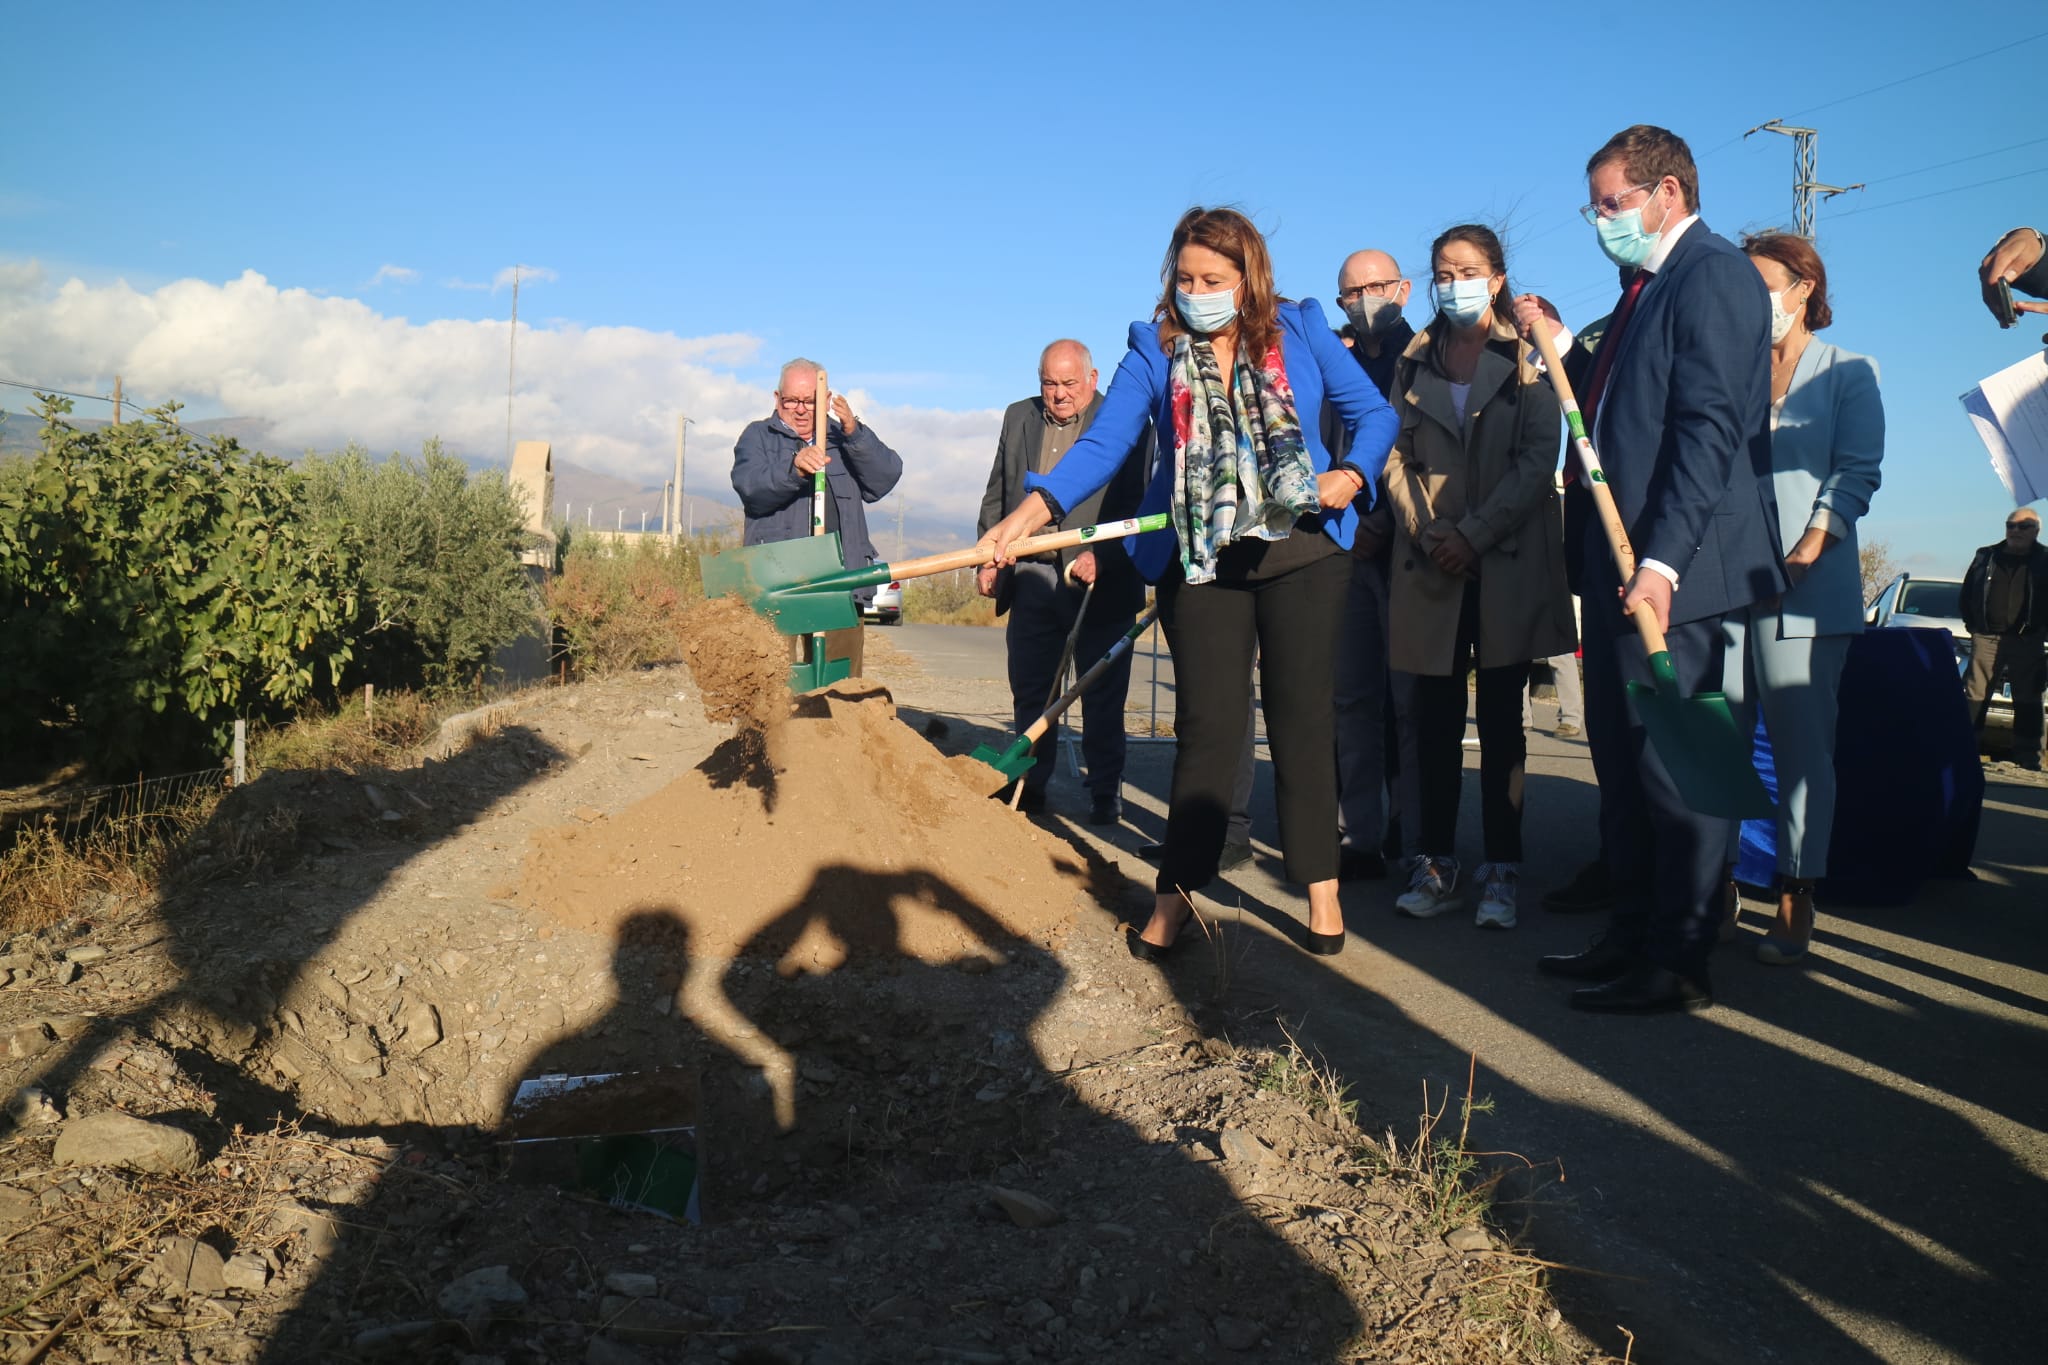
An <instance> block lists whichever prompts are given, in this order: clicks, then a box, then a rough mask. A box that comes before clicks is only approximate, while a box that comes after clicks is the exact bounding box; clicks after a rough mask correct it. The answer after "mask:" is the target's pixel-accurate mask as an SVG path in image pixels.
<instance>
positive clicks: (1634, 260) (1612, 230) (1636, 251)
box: [1593, 186, 1664, 270]
mask: <svg viewBox="0 0 2048 1365" xmlns="http://www.w3.org/2000/svg"><path fill="white" fill-rule="evenodd" d="M1661 189H1662V187H1661V186H1660V187H1659V188H1658V189H1657V190H1652V191H1650V198H1649V199H1645V200H1644V201H1643V203H1642V207H1641V208H1633V209H1624V210H1622V211H1621V212H1620V213H1617V214H1615V215H1614V216H1613V217H1612V218H1598V219H1595V220H1594V222H1593V230H1594V231H1595V232H1597V233H1599V234H1600V249H1601V250H1602V251H1604V252H1606V253H1607V259H1608V260H1610V261H1613V262H1614V263H1615V264H1616V265H1618V266H1620V267H1621V268H1622V269H1624V270H1634V269H1635V268H1637V267H1638V266H1640V265H1641V264H1642V263H1643V262H1644V261H1647V260H1649V259H1650V253H1651V252H1652V251H1655V250H1656V249H1657V241H1658V239H1659V238H1661V237H1662V236H1663V235H1664V229H1662V228H1659V229H1657V230H1656V231H1655V232H1645V231H1643V209H1646V208H1648V207H1649V206H1650V200H1651V199H1655V198H1656V197H1657V195H1658V193H1659V191H1660V190H1661Z"/></svg>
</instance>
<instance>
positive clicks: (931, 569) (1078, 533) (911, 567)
mask: <svg viewBox="0 0 2048 1365" xmlns="http://www.w3.org/2000/svg"><path fill="white" fill-rule="evenodd" d="M1138 520H1139V519H1138V518H1136V517H1132V518H1129V519H1128V521H1129V522H1130V523H1132V524H1133V529H1132V530H1130V531H1127V532H1124V533H1123V534H1125V535H1135V534H1137V531H1136V529H1135V523H1136V522H1137V521H1138ZM1125 524H1126V523H1125V522H1104V523H1103V524H1102V525H1100V526H1083V527H1076V528H1075V529H1073V530H1071V531H1052V532H1048V533H1047V534H1045V535H1042V536H1027V537H1025V538H1024V539H1022V540H1013V541H1011V542H1010V553H1011V554H1013V555H1015V556H1017V557H1018V558H1019V559H1022V558H1023V557H1024V556H1026V555H1037V554H1044V553H1045V552H1046V551H1048V550H1069V549H1072V548H1073V547H1074V546H1076V545H1082V544H1089V543H1093V542H1096V541H1105V540H1118V539H1121V538H1122V536H1120V535H1119V534H1118V533H1117V530H1116V528H1117V527H1120V526H1123V525H1125ZM994 558H995V552H994V550H992V549H988V548H984V547H982V546H980V545H973V546H969V547H968V548H967V549H965V550H948V551H946V552H945V553H944V554H936V555H926V556H925V557H924V558H922V559H906V560H904V561H903V562H902V563H900V564H891V565H890V566H889V569H890V574H889V576H890V577H891V578H929V577H930V576H931V575H933V574H935V573H951V572H952V571H953V570H955V569H978V568H980V567H981V566H982V565H984V564H987V563H989V562H990V561H991V560H993V559H994Z"/></svg>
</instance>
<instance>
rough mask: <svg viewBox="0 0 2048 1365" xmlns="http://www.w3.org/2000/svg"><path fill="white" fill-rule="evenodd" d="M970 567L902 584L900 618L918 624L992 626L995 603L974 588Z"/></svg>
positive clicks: (994, 621)
mask: <svg viewBox="0 0 2048 1365" xmlns="http://www.w3.org/2000/svg"><path fill="white" fill-rule="evenodd" d="M974 575H975V570H973V569H959V570H956V571H955V572H953V573H942V574H935V575H933V576H932V577H930V578H913V579H911V580H910V581H909V582H908V583H905V584H904V585H903V619H904V620H905V621H908V622H911V623H912V624H914V625H920V626H992V625H994V624H995V623H996V604H995V599H994V598H992V597H983V596H982V595H981V594H980V593H979V592H976V591H975V588H974Z"/></svg>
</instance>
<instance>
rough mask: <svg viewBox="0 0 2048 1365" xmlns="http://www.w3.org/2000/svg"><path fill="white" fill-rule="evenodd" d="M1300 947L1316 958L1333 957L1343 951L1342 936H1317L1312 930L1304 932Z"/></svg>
mask: <svg viewBox="0 0 2048 1365" xmlns="http://www.w3.org/2000/svg"><path fill="white" fill-rule="evenodd" d="M1302 946H1303V947H1304V948H1307V949H1308V950H1309V951H1310V952H1311V953H1314V954H1315V955H1316V956H1317V957H1335V956H1336V955H1337V954H1339V953H1341V952H1343V951H1344V935H1342V934H1319V933H1317V932H1316V931H1315V930H1313V929H1308V930H1304V931H1303V933H1302Z"/></svg>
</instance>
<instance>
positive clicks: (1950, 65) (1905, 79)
mask: <svg viewBox="0 0 2048 1365" xmlns="http://www.w3.org/2000/svg"><path fill="white" fill-rule="evenodd" d="M2043 38H2048V29H2044V30H2042V31H2041V32H2039V33H2036V34H2032V35H2030V36H2028V37H2025V38H2015V39H2013V40H2012V41H2011V42H2009V43H2005V44H2002V45H2001V46H1998V47H1994V48H1991V49H1990V50H1989V51H1986V52H1979V53H1977V54H1975V55H1974V56H1969V57H1958V58H1956V59H1955V60H1954V61H1952V62H1944V63H1942V64H1941V65H1940V66H1931V67H1929V68H1928V69H1927V70H1925V71H1916V72H1914V73H1913V74H1912V75H1910V76H1901V77H1899V78H1898V79H1897V80H1895V81H1886V82H1885V83H1884V84H1883V85H1873V86H1871V87H1870V88H1869V89H1868V90H1858V91H1857V92H1856V93H1855V94H1853V95H1844V96H1842V97H1841V98H1840V99H1834V100H1829V101H1828V102H1827V103H1825V104H1814V105H1809V106H1807V107H1806V108H1804V109H1795V110H1793V111H1792V112H1791V113H1790V114H1789V115H1787V117H1788V118H1799V117H1801V116H1803V115H1806V114H1813V113H1818V112H1819V111H1820V110H1822V109H1832V108H1834V107H1835V106H1836V105H1838V104H1847V103H1848V102H1849V101H1851V100H1860V99H1862V98H1863V97H1864V96H1865V95H1875V94H1877V93H1879V92H1880V91H1884V90H1893V89H1896V88H1898V87H1899V86H1902V85H1905V84H1907V83H1909V82H1911V81H1917V80H1920V79H1922V78H1924V77H1927V76H1934V75H1939V74H1940V73H1941V72H1944V71H1949V70H1953V69H1954V68H1956V67H1958V66H1966V65H1968V64H1969V63H1971V62H1978V61H1982V60H1983V59H1984V58H1986V57H1996V56H1997V55H1998V54H1999V53H2001V52H2010V51H2012V49H2014V48H2016V47H2024V46H2025V45H2026V44H2028V43H2037V42H2039V41H2041V39H2043ZM1839 216H1841V217H1844V218H1846V217H1848V215H1847V214H1842V215H1839Z"/></svg>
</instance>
